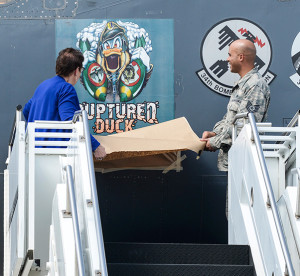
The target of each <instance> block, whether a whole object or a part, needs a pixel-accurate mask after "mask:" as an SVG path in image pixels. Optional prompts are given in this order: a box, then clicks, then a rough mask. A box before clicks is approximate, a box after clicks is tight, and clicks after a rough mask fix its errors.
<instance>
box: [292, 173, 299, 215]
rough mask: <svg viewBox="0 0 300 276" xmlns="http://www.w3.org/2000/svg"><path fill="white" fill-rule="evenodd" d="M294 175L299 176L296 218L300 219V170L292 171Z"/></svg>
mask: <svg viewBox="0 0 300 276" xmlns="http://www.w3.org/2000/svg"><path fill="white" fill-rule="evenodd" d="M292 173H297V174H298V185H297V201H296V212H295V216H296V218H297V219H299V218H300V182H299V180H300V168H295V169H292Z"/></svg>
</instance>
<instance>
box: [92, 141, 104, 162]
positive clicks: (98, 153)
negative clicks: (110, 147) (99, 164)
mask: <svg viewBox="0 0 300 276" xmlns="http://www.w3.org/2000/svg"><path fill="white" fill-rule="evenodd" d="M94 156H95V158H96V159H97V160H102V159H103V158H104V157H105V156H106V151H105V148H104V147H103V146H102V145H100V146H99V147H98V148H96V149H95V151H94Z"/></svg>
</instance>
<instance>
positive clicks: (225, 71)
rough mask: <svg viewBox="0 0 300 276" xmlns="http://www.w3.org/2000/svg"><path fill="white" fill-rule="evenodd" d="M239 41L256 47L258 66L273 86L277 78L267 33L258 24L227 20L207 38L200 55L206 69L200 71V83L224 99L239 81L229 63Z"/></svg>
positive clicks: (215, 26)
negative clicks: (272, 66) (229, 55)
mask: <svg viewBox="0 0 300 276" xmlns="http://www.w3.org/2000/svg"><path fill="white" fill-rule="evenodd" d="M237 39H249V40H251V41H252V42H253V43H254V45H255V46H256V60H255V66H256V67H257V68H258V70H259V72H260V74H261V75H262V76H263V77H264V78H265V80H266V82H267V83H268V84H270V83H271V82H272V81H273V80H274V79H275V77H276V75H275V74H273V73H272V72H271V71H269V66H270V64H271V60H272V47H271V43H270V40H269V38H268V36H267V35H266V33H265V32H264V31H263V30H262V29H261V28H260V27H259V26H257V25H256V24H255V23H253V22H251V21H249V20H246V19H239V18H231V19H226V20H224V21H221V22H218V23H217V24H216V25H214V26H213V27H212V28H211V29H210V30H209V31H208V32H207V33H206V35H205V37H204V39H203V41H202V45H201V50H200V55H201V60H202V64H203V69H201V70H199V71H197V72H196V73H197V75H198V77H199V78H200V80H201V81H202V82H203V83H204V84H205V85H206V86H207V87H208V88H210V89H211V90H213V91H215V92H217V93H220V94H222V95H225V96H230V95H231V90H232V87H233V85H234V83H235V82H236V81H238V79H239V78H240V77H239V75H238V74H234V73H231V72H230V68H229V64H228V62H227V57H228V50H229V46H230V44H231V43H232V42H233V41H235V40H237Z"/></svg>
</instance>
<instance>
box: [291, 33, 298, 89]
mask: <svg viewBox="0 0 300 276" xmlns="http://www.w3.org/2000/svg"><path fill="white" fill-rule="evenodd" d="M291 56H292V62H293V65H294V68H295V70H296V73H295V74H294V75H292V76H290V79H291V80H292V82H293V83H294V84H295V85H296V86H298V87H299V88H300V33H298V34H297V36H296V38H295V39H294V42H293V46H292V51H291Z"/></svg>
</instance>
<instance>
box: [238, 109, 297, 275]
mask: <svg viewBox="0 0 300 276" xmlns="http://www.w3.org/2000/svg"><path fill="white" fill-rule="evenodd" d="M243 116H244V117H248V119H249V122H250V125H251V129H252V134H253V138H254V142H255V145H256V150H257V154H258V158H259V162H260V166H261V169H262V173H263V177H264V180H265V184H266V189H267V194H268V197H269V201H270V202H269V204H270V208H271V210H272V214H273V218H274V221H275V226H276V230H277V234H278V236H279V241H280V245H281V249H282V251H283V256H284V259H285V262H286V269H287V272H288V274H287V275H289V276H295V271H294V268H293V265H292V260H291V256H290V253H289V250H288V246H287V242H286V240H285V237H284V234H283V230H282V226H281V223H280V218H279V212H278V208H277V205H276V201H275V196H274V193H273V189H272V184H271V180H270V177H269V173H268V170H267V165H266V161H265V158H264V154H263V149H262V146H261V142H260V138H259V134H258V130H257V126H256V122H255V117H254V114H253V113H241V114H237V115H236V117H235V118H234V121H233V124H234V123H235V122H236V121H237V120H238V119H240V118H242V117H243Z"/></svg>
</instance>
